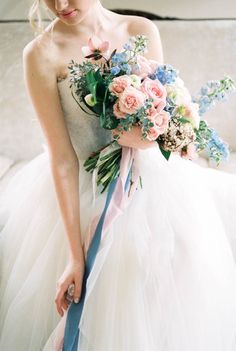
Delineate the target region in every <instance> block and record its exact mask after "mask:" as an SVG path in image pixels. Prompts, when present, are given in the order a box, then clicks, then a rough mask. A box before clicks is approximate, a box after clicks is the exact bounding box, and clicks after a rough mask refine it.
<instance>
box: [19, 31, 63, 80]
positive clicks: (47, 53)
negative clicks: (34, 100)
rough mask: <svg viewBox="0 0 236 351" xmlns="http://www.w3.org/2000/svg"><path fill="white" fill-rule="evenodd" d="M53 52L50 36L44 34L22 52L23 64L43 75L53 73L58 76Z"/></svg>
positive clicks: (33, 40) (27, 45) (29, 43)
mask: <svg viewBox="0 0 236 351" xmlns="http://www.w3.org/2000/svg"><path fill="white" fill-rule="evenodd" d="M53 51H54V50H53V43H52V40H51V39H50V35H49V33H48V32H44V33H42V34H39V35H38V36H37V37H35V38H34V39H32V40H31V41H30V42H28V43H27V44H26V45H25V46H24V48H23V51H22V56H23V63H24V64H25V63H26V62H27V64H30V65H31V66H32V67H34V68H36V70H37V71H38V72H40V73H41V74H45V75H49V74H50V73H51V75H52V76H56V69H55V65H54V62H53ZM35 73H36V72H35Z"/></svg>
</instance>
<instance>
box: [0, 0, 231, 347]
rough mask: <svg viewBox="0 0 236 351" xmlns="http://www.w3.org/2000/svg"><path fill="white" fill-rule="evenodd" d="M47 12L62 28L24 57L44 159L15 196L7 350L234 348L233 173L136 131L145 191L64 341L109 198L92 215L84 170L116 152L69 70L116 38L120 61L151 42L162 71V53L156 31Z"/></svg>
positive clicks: (5, 314)
mask: <svg viewBox="0 0 236 351" xmlns="http://www.w3.org/2000/svg"><path fill="white" fill-rule="evenodd" d="M39 3H40V0H37V1H35V2H34V4H33V6H32V8H31V10H32V11H31V15H32V12H33V13H34V12H35V11H37V10H38V6H39ZM44 5H46V8H47V9H48V10H49V11H50V12H52V13H53V14H54V15H55V16H56V18H55V19H54V20H53V21H52V22H51V23H50V24H49V26H48V27H47V28H46V30H45V32H43V33H41V34H40V35H38V36H37V37H36V38H35V39H34V40H32V41H31V42H30V43H28V44H27V45H26V47H25V48H24V51H23V63H24V74H25V82H26V87H27V89H28V93H29V96H30V99H31V101H32V104H33V106H34V109H35V113H36V114H37V117H38V120H39V122H40V124H41V127H42V129H43V131H44V135H45V137H46V140H47V148H46V149H45V152H44V153H42V154H40V155H38V156H37V157H36V158H35V159H33V160H32V161H31V162H29V163H28V165H27V166H25V167H24V168H23V169H22V170H21V171H20V172H18V174H16V176H15V177H14V178H13V179H12V181H11V183H10V185H9V187H8V189H7V191H6V198H7V199H9V204H10V205H9V217H8V220H7V221H6V225H5V227H4V228H3V231H2V233H1V261H2V270H1V277H2V278H1V287H0V288H1V289H0V298H1V299H0V301H1V311H0V312H1V313H0V315H1V319H0V330H1V334H0V349H1V350H9V351H10V350H19V351H21V350H22V351H27V350H29V351H39V350H44V351H48V350H61V349H62V348H63V350H64V351H67V350H79V351H92V350H93V351H101V350H102V351H111V350H112V351H118V350H119V351H139V350H140V351H141V350H142V351H143V350H148V351H157V350H158V351H180V350H181V351H189V350H192V351H231V350H233V349H234V348H235V346H236V266H235V253H234V251H233V240H234V239H235V237H234V227H235V224H236V223H235V220H234V219H232V218H231V220H230V222H229V218H230V217H232V214H233V211H234V210H235V208H236V200H235V199H236V197H235V195H236V185H235V184H236V182H235V180H236V179H235V175H229V174H226V173H223V172H219V171H216V170H210V169H203V168H201V167H200V166H197V165H196V164H193V163H191V162H190V161H187V160H184V159H181V158H180V157H179V156H177V155H173V156H171V158H170V160H169V161H168V162H167V161H166V160H165V159H164V158H163V156H162V155H161V153H160V150H159V148H158V147H157V145H156V143H155V142H151V141H148V140H145V141H143V140H141V131H140V129H139V128H138V127H136V128H133V129H132V130H131V131H130V132H125V133H123V134H122V135H121V138H120V139H119V143H120V144H121V145H122V146H126V147H130V148H135V149H138V153H139V167H140V171H141V174H142V179H143V188H142V189H139V190H137V191H136V192H135V194H134V195H133V198H132V201H131V203H130V204H129V205H128V207H127V208H126V209H125V211H123V213H121V214H120V215H119V216H118V218H117V219H116V220H115V221H114V223H113V224H112V225H111V226H110V227H109V229H108V231H107V232H106V233H105V234H104V236H103V237H102V240H101V243H100V246H99V250H98V252H97V255H96V260H95V262H94V266H93V269H92V271H91V272H90V275H89V277H88V280H87V290H86V300H85V303H84V306H83V311H82V315H81V319H80V323H79V325H75V327H74V329H65V326H66V325H67V323H68V318H67V312H68V307H69V305H70V301H69V299H68V291H69V287H70V285H71V284H72V283H74V286H75V289H74V293H73V300H74V301H73V303H75V304H76V303H78V302H79V301H80V297H81V290H82V279H83V276H84V269H85V259H86V254H87V251H88V248H89V245H90V243H91V240H92V238H93V235H94V231H95V227H96V224H97V223H98V219H99V217H100V216H101V213H102V211H103V208H104V204H105V200H106V195H105V194H99V195H97V197H96V201H95V204H93V191H92V178H91V175H90V174H88V173H86V172H85V171H84V169H83V161H84V160H85V159H86V158H87V157H88V156H89V154H90V153H91V152H92V151H95V150H97V149H98V148H100V147H102V146H104V145H105V144H106V143H107V142H109V141H110V140H112V133H111V132H109V131H105V130H103V129H101V127H99V124H98V121H97V119H96V118H95V117H93V116H89V117H88V116H87V115H86V114H85V113H83V112H82V111H81V110H80V108H79V107H78V106H77V105H76V103H75V101H74V100H73V98H72V97H71V94H70V88H69V84H68V83H69V82H68V69H67V66H68V63H69V61H70V60H71V59H74V60H75V61H77V62H81V61H82V60H83V57H82V52H81V47H82V46H84V45H86V44H87V42H88V38H89V37H92V38H93V37H95V36H96V37H98V38H100V39H101V40H108V41H109V42H110V43H111V51H112V50H113V49H115V48H117V49H118V50H121V49H122V45H123V44H124V43H125V42H127V40H128V38H129V37H130V36H132V35H136V34H144V35H146V36H148V37H149V47H148V49H149V51H148V53H146V54H145V56H146V57H148V58H152V59H155V60H157V61H160V62H163V53H162V45H161V40H160V36H159V32H158V29H157V27H156V26H155V25H154V24H153V23H152V22H151V21H149V20H147V19H144V18H140V17H136V16H123V15H118V14H115V13H113V12H111V11H109V10H107V9H105V8H104V7H103V6H102V4H101V2H100V1H99V0H71V1H70V0H69V1H67V0H65V1H62V0H58V1H57V0H56V1H51V0H44ZM13 191H15V195H13ZM13 200H14V204H13ZM226 205H227V211H225V208H226ZM54 300H55V304H54ZM55 307H56V308H55ZM56 312H58V314H56ZM59 316H60V317H62V318H59ZM76 318H77V317H76ZM72 322H73V321H72ZM78 326H79V329H78ZM65 330H69V332H68V333H67V334H66V342H65V340H64V345H63V338H64V337H65ZM78 334H79V335H78ZM78 336H79V338H78Z"/></svg>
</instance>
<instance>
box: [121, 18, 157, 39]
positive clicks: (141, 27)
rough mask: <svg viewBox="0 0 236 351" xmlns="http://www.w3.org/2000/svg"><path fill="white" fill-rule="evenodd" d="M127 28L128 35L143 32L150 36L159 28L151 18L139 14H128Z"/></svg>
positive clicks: (155, 33)
mask: <svg viewBox="0 0 236 351" xmlns="http://www.w3.org/2000/svg"><path fill="white" fill-rule="evenodd" d="M127 21H128V30H129V33H130V35H138V34H143V35H146V36H150V35H151V36H152V35H157V34H159V29H158V27H157V25H156V23H154V22H153V21H152V20H150V19H148V18H146V17H141V16H128V18H127Z"/></svg>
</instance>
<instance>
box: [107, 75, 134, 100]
mask: <svg viewBox="0 0 236 351" xmlns="http://www.w3.org/2000/svg"><path fill="white" fill-rule="evenodd" d="M131 83H132V79H131V78H130V77H129V76H128V75H123V76H120V77H116V78H114V79H113V81H112V82H111V83H110V85H109V90H110V92H111V93H112V94H114V95H116V96H119V95H120V94H121V93H123V91H124V90H125V89H126V88H128V87H129V86H130V85H131Z"/></svg>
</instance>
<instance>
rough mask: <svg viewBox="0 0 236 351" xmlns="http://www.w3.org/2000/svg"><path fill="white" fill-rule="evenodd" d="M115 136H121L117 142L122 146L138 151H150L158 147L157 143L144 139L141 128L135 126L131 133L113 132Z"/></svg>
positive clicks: (114, 130)
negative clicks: (151, 148)
mask: <svg viewBox="0 0 236 351" xmlns="http://www.w3.org/2000/svg"><path fill="white" fill-rule="evenodd" d="M112 134H113V135H117V134H118V135H119V136H120V137H119V139H118V140H117V142H118V143H119V144H120V145H121V146H127V147H133V148H136V149H148V148H150V147H154V146H156V145H157V143H156V141H150V140H148V139H142V130H141V127H140V126H133V127H132V128H131V130H129V131H127V132H126V131H122V132H120V131H118V130H117V129H113V130H112Z"/></svg>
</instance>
